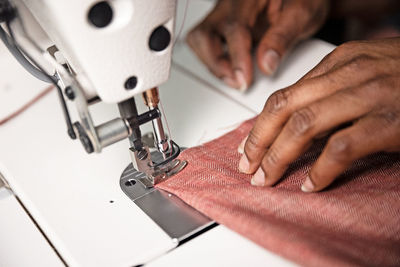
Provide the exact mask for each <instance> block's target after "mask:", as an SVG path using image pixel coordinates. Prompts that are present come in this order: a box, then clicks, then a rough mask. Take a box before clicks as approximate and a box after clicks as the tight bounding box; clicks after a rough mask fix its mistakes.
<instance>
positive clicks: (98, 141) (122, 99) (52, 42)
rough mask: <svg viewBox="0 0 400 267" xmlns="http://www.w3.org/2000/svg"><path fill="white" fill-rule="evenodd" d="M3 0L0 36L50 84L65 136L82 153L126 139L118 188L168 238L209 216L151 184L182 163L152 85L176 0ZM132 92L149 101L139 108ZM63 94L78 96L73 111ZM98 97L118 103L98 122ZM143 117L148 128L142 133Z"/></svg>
mask: <svg viewBox="0 0 400 267" xmlns="http://www.w3.org/2000/svg"><path fill="white" fill-rule="evenodd" d="M2 3H3V4H2V11H0V14H2V15H1V16H0V17H1V18H2V22H4V24H5V26H6V27H7V32H6V30H5V29H4V28H1V29H0V30H1V34H2V40H3V42H4V43H5V45H6V47H7V48H8V49H9V51H10V52H11V54H12V55H14V57H15V58H16V59H17V60H18V61H19V62H20V63H21V65H22V66H23V67H24V68H25V69H26V70H27V71H28V72H30V73H31V74H32V75H33V76H35V77H36V78H38V79H40V80H42V81H44V82H49V83H52V84H54V86H55V87H56V89H57V90H58V94H59V100H60V103H61V107H62V110H63V114H64V120H65V122H66V127H67V133H68V135H69V137H70V138H71V139H74V140H75V139H79V140H80V141H81V144H82V146H83V148H84V150H85V151H86V152H87V153H88V154H91V153H100V152H101V151H102V150H103V149H104V148H105V147H107V146H110V145H113V144H115V143H117V142H119V141H121V140H124V139H129V143H130V148H129V150H128V151H129V153H130V156H131V160H132V164H129V165H128V167H127V168H125V170H124V171H123V170H121V173H122V174H121V179H120V185H121V189H122V190H123V191H124V192H125V193H126V195H127V196H128V197H129V198H130V199H131V200H132V201H133V202H134V203H135V204H136V205H138V206H139V207H140V208H141V209H142V210H143V211H144V212H145V213H146V214H147V215H148V216H149V217H150V218H151V219H153V221H155V222H156V223H157V224H158V225H159V226H160V227H161V228H162V229H163V230H164V231H165V232H166V233H167V234H168V235H169V236H170V237H171V239H172V240H176V241H175V242H181V241H183V240H184V239H186V238H188V237H190V236H192V235H194V234H195V233H197V232H199V231H201V230H203V229H204V228H207V227H210V226H211V225H213V222H212V221H211V220H210V219H208V218H207V217H205V216H204V215H202V214H200V213H199V212H197V211H196V210H194V209H192V208H191V207H189V206H188V205H186V204H185V203H183V202H182V201H181V200H179V199H178V198H176V197H175V196H172V195H171V194H168V193H166V192H163V191H160V190H157V189H154V186H155V185H156V184H157V183H159V182H160V181H162V180H165V179H167V178H169V177H171V176H173V175H174V174H176V173H178V172H180V171H181V170H182V169H184V168H185V166H186V165H187V162H186V161H181V160H179V159H177V156H178V155H179V153H180V149H181V148H180V147H179V146H178V145H177V144H176V143H175V142H174V141H173V140H171V139H170V138H169V136H168V135H167V133H166V130H165V128H164V123H163V118H162V117H163V116H164V114H162V110H161V108H159V105H160V96H159V90H158V86H159V85H160V84H162V83H164V82H165V81H166V80H167V79H168V77H169V73H170V67H171V55H172V48H173V43H174V26H175V11H176V0H168V1H165V0H152V1H145V2H143V1H127V0H117V1H100V2H99V1H95V0H87V1H53V0H42V1H37V0H14V1H8V0H7V1H4V0H3V1H2ZM150 14H152V15H151V16H150ZM135 97H137V98H142V100H143V101H144V103H145V105H146V107H147V109H148V110H147V111H145V112H143V113H141V114H140V113H139V110H138V108H137V105H136V101H135ZM67 100H69V101H71V102H72V103H74V104H75V108H76V110H77V114H78V118H77V121H74V122H73V119H72V117H71V113H70V111H69V107H68V105H67V104H66V101H67ZM139 100H141V99H139ZM98 102H105V103H110V104H115V105H118V108H119V112H120V116H119V117H116V118H113V119H111V120H107V121H105V122H103V123H101V124H99V125H96V124H95V123H94V121H93V118H92V112H91V109H90V107H91V106H92V105H96V104H97V103H98ZM164 121H166V119H165V120H164ZM148 123H151V124H152V130H153V131H152V132H149V133H147V134H142V131H141V129H140V127H141V126H143V125H144V124H148ZM122 171H123V172H122Z"/></svg>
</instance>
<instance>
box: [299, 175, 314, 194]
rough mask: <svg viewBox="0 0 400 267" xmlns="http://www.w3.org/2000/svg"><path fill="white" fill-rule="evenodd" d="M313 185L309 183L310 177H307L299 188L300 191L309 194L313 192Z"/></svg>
mask: <svg viewBox="0 0 400 267" xmlns="http://www.w3.org/2000/svg"><path fill="white" fill-rule="evenodd" d="M314 188H315V186H314V184H313V182H312V181H311V178H310V176H307V178H306V180H305V181H304V183H303V185H302V186H301V191H303V192H306V193H311V192H313V191H314Z"/></svg>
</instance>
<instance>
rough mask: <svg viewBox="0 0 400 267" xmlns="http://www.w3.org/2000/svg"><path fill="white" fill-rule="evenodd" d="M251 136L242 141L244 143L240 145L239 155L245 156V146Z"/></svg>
mask: <svg viewBox="0 0 400 267" xmlns="http://www.w3.org/2000/svg"><path fill="white" fill-rule="evenodd" d="M248 137H249V136H246V137H245V138H244V139H243V140H242V142H241V143H240V145H239V146H238V152H239V154H243V153H244V145H245V144H246V141H247V138H248Z"/></svg>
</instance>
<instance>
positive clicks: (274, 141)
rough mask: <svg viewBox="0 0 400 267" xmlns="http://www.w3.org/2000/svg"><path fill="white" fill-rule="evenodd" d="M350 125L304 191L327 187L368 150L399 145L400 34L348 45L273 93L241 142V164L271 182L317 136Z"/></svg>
mask: <svg viewBox="0 0 400 267" xmlns="http://www.w3.org/2000/svg"><path fill="white" fill-rule="evenodd" d="M348 123H350V126H348V127H345V128H342V129H340V130H337V131H336V132H335V133H334V134H333V135H332V136H330V138H329V141H328V142H327V144H326V146H325V148H324V150H323V152H322V154H321V155H320V157H319V158H318V159H317V161H316V162H315V164H314V165H313V167H312V168H311V170H310V172H309V175H308V177H307V179H306V181H305V182H304V184H303V186H302V190H303V191H305V192H316V191H320V190H322V189H324V188H326V187H327V186H328V185H330V184H331V183H332V182H333V181H334V180H335V178H336V177H337V176H338V175H340V174H341V173H342V172H343V171H345V170H346V169H347V168H348V167H349V166H350V165H351V163H352V162H354V161H355V160H357V159H360V158H362V157H364V156H366V155H369V154H372V153H375V152H380V151H386V152H394V151H400V38H393V39H384V40H380V41H370V42H350V43H346V44H344V45H341V46H339V47H338V48H336V49H335V50H334V51H333V52H332V53H330V54H329V55H328V56H326V57H325V58H324V59H323V60H322V61H321V62H320V63H319V65H317V66H316V67H315V68H314V69H313V70H311V71H310V72H309V73H308V74H306V75H305V76H304V77H303V78H302V79H300V80H299V81H298V82H297V83H295V84H294V85H292V86H289V87H287V88H285V89H282V90H279V91H277V92H276V93H274V94H273V95H271V97H269V99H268V101H267V102H266V104H265V107H264V109H263V111H262V113H261V114H260V116H259V117H258V118H257V121H256V123H255V125H254V128H253V129H252V130H251V132H250V134H249V136H248V139H247V141H246V140H244V141H243V142H242V144H241V146H239V150H241V151H243V150H244V155H243V156H242V158H241V160H240V163H239V169H240V170H241V171H242V172H244V173H248V174H254V173H255V174H254V176H253V178H252V184H253V185H258V186H263V185H265V186H272V185H274V184H275V183H277V182H278V181H279V179H280V178H281V177H282V175H283V174H284V172H285V171H286V169H287V167H288V165H289V164H290V163H292V162H293V161H294V160H296V159H297V158H298V157H299V156H300V155H301V154H302V153H304V152H305V151H306V150H307V149H308V148H309V147H310V145H311V144H312V143H313V141H314V140H315V139H317V138H319V137H321V136H323V135H326V133H327V132H330V131H332V130H335V129H338V126H342V125H344V124H348Z"/></svg>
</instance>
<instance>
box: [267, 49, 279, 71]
mask: <svg viewBox="0 0 400 267" xmlns="http://www.w3.org/2000/svg"><path fill="white" fill-rule="evenodd" d="M279 61H280V57H279V54H278V53H277V52H276V51H275V50H272V49H269V50H268V51H267V52H266V53H265V55H264V59H263V67H264V70H265V71H266V72H267V74H269V75H272V74H274V72H275V71H276V69H277V68H278V64H279Z"/></svg>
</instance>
